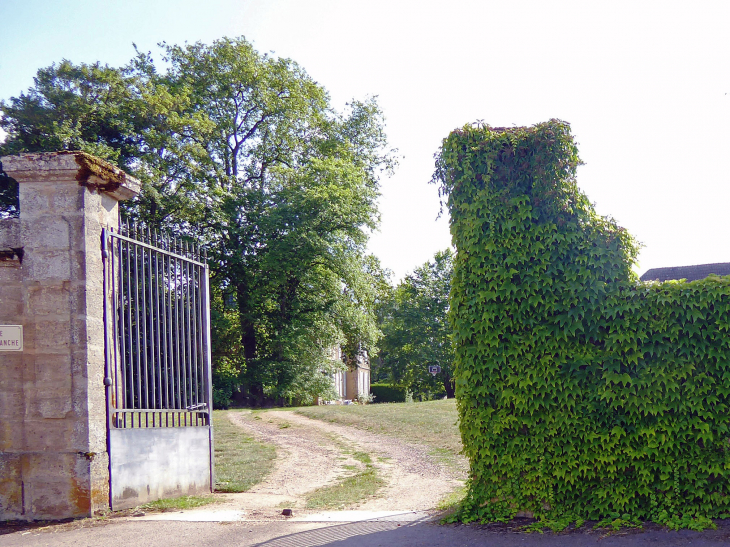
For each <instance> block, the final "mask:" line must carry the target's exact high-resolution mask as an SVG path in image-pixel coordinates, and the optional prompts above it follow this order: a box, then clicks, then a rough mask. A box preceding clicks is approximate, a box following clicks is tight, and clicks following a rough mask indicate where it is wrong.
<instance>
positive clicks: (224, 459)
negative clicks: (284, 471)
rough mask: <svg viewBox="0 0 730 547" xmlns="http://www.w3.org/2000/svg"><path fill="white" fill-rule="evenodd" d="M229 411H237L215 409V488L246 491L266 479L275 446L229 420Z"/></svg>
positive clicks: (273, 457) (227, 490)
mask: <svg viewBox="0 0 730 547" xmlns="http://www.w3.org/2000/svg"><path fill="white" fill-rule="evenodd" d="M230 412H235V411H230V410H215V411H213V431H214V439H215V479H216V480H215V489H216V491H217V492H245V491H246V490H249V489H250V488H252V487H253V486H254V485H256V484H258V483H260V482H261V481H262V480H264V478H265V477H266V475H268V474H269V473H270V472H271V470H272V469H273V468H274V460H275V459H276V449H275V448H274V447H273V446H271V445H268V444H264V443H260V442H258V441H256V440H255V439H253V438H252V437H249V436H247V435H245V434H244V433H243V430H241V428H239V427H236V426H235V425H233V424H232V423H231V422H230V420H229V419H228V414H229V413H230Z"/></svg>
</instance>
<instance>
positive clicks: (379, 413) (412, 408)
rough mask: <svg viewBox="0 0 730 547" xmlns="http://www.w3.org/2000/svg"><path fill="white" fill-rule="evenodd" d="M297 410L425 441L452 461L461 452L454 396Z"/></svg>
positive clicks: (424, 442) (356, 426) (439, 453)
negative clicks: (417, 400) (418, 400)
mask: <svg viewBox="0 0 730 547" xmlns="http://www.w3.org/2000/svg"><path fill="white" fill-rule="evenodd" d="M293 410H294V411H295V412H297V413H298V414H302V415H303V416H307V417H309V418H314V419H317V420H322V421H326V422H333V423H337V424H342V425H347V426H350V427H355V428H358V429H364V430H366V431H372V432H373V433H380V434H383V435H390V436H393V437H398V438H400V439H403V440H405V441H410V442H414V443H419V444H424V445H427V446H429V447H430V448H431V449H433V450H434V451H436V452H437V454H438V456H439V459H442V458H443V460H444V461H445V462H446V463H449V464H451V465H455V456H456V455H457V454H459V452H461V448H462V445H461V434H460V433H459V428H458V426H457V425H456V424H457V420H458V414H457V412H456V400H455V399H446V400H439V401H426V402H423V403H383V404H376V405H323V406H308V407H301V408H296V409H293Z"/></svg>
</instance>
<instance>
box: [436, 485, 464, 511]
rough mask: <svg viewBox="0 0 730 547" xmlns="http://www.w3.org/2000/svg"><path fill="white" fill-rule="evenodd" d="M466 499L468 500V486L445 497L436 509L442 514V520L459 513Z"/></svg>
mask: <svg viewBox="0 0 730 547" xmlns="http://www.w3.org/2000/svg"><path fill="white" fill-rule="evenodd" d="M464 498H466V486H464V487H462V488H457V489H456V490H454V491H453V492H451V493H450V494H447V495H446V496H444V498H443V499H442V500H441V501H439V503H438V505H437V506H436V509H438V510H439V511H441V512H442V515H441V516H442V518H448V517H450V516H451V515H454V514H456V513H458V512H459V509H461V504H462V503H463V502H464Z"/></svg>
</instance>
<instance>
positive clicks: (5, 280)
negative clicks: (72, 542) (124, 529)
mask: <svg viewBox="0 0 730 547" xmlns="http://www.w3.org/2000/svg"><path fill="white" fill-rule="evenodd" d="M1 159H2V162H3V167H4V169H5V171H6V172H7V173H8V175H10V176H11V177H13V178H14V179H16V180H17V181H18V183H19V188H20V218H19V219H6V220H0V331H2V329H3V327H2V325H22V327H23V341H22V342H23V349H22V351H17V350H16V351H7V350H4V349H3V347H1V346H0V520H10V519H28V520H30V519H60V518H68V517H79V516H89V515H91V514H93V513H94V512H95V511H97V510H99V509H105V508H108V507H109V459H108V454H107V441H106V402H105V389H104V325H103V291H102V287H103V285H102V284H103V275H102V258H101V230H102V227H105V226H112V227H117V224H118V202H119V201H120V200H123V199H128V198H131V197H134V196H135V195H137V193H138V192H139V183H138V182H137V181H136V180H135V179H133V178H132V177H130V176H128V175H126V174H125V173H124V172H122V171H120V170H119V169H116V168H115V167H113V166H111V165H110V164H108V163H106V162H103V161H101V160H99V159H97V158H94V157H93V156H90V155H88V154H84V153H82V152H55V153H39V154H27V155H22V156H8V157H4V158H1ZM0 340H2V336H1V335H0ZM11 349H12V348H11Z"/></svg>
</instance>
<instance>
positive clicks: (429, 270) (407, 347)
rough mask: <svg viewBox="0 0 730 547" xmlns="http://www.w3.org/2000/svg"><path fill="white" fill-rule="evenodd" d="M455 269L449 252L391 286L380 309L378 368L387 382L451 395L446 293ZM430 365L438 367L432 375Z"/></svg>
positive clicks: (447, 299) (451, 349) (452, 356)
mask: <svg viewBox="0 0 730 547" xmlns="http://www.w3.org/2000/svg"><path fill="white" fill-rule="evenodd" d="M452 270H453V253H452V252H451V250H450V249H446V250H445V251H441V252H438V253H436V255H435V256H434V259H433V260H432V261H429V262H426V263H425V264H423V265H422V266H420V267H418V268H416V269H415V270H414V271H413V273H412V274H409V275H407V276H406V277H405V279H403V281H401V282H400V283H399V284H398V286H397V287H396V288H395V290H394V292H393V294H392V297H391V298H390V300H389V301H388V302H387V304H386V305H385V306H383V308H382V311H381V313H380V315H381V323H380V324H381V328H382V331H383V339H382V341H381V343H380V346H381V350H380V354H379V365H380V367H382V369H383V370H385V371H386V372H387V374H388V376H389V379H390V380H391V381H392V382H394V383H398V384H401V385H405V386H408V387H409V388H410V389H411V390H412V391H413V392H414V393H426V392H429V393H432V394H443V393H445V394H446V395H447V397H453V396H454V385H453V368H452V367H453V359H454V350H453V347H452V343H451V328H450V326H449V323H448V319H447V314H448V311H449V291H450V288H451V275H452ZM430 365H437V366H440V367H441V372H440V373H439V374H437V375H435V376H432V375H431V374H429V372H428V367H429V366H430Z"/></svg>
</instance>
